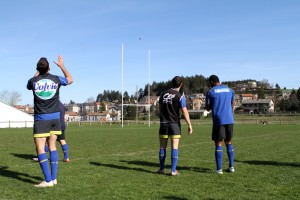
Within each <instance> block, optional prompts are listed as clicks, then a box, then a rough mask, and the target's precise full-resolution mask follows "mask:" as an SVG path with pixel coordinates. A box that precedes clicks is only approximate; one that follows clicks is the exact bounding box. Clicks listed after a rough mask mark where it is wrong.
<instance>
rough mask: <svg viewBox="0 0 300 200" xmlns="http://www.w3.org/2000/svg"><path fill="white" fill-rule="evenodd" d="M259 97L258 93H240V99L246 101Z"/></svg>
mask: <svg viewBox="0 0 300 200" xmlns="http://www.w3.org/2000/svg"><path fill="white" fill-rule="evenodd" d="M254 99H257V95H256V94H241V95H240V100H241V101H244V100H254Z"/></svg>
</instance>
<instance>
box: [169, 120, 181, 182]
mask: <svg viewBox="0 0 300 200" xmlns="http://www.w3.org/2000/svg"><path fill="white" fill-rule="evenodd" d="M169 134H170V136H171V138H172V152H171V163H172V170H171V175H173V176H176V175H178V174H179V172H178V170H176V167H177V163H178V147H179V139H180V138H181V129H180V123H172V124H171V125H170V129H169Z"/></svg>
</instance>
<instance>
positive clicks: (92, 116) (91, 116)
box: [86, 112, 102, 122]
mask: <svg viewBox="0 0 300 200" xmlns="http://www.w3.org/2000/svg"><path fill="white" fill-rule="evenodd" d="M101 116H102V114H101V113H99V112H91V113H88V114H87V116H86V117H87V121H92V122H98V121H100V120H101Z"/></svg>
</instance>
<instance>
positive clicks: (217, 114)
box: [205, 85, 234, 126]
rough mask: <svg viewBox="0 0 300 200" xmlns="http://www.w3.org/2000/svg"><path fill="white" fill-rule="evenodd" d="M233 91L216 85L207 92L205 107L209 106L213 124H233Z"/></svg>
mask: <svg viewBox="0 0 300 200" xmlns="http://www.w3.org/2000/svg"><path fill="white" fill-rule="evenodd" d="M233 102H234V93H233V91H232V89H230V88H228V87H226V86H224V85H217V86H215V87H213V88H212V89H211V90H209V91H208V92H207V95H206V100H205V107H206V108H211V110H212V117H213V125H214V126H216V125H224V124H233V123H234V119H233V111H232V103H233Z"/></svg>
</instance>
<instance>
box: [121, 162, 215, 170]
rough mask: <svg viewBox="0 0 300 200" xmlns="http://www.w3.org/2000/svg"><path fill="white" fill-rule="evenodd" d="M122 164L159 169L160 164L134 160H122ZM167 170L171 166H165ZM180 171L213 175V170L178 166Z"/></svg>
mask: <svg viewBox="0 0 300 200" xmlns="http://www.w3.org/2000/svg"><path fill="white" fill-rule="evenodd" d="M120 162H125V163H127V164H130V165H141V166H148V167H149V166H150V167H155V168H156V169H158V168H159V167H160V166H159V163H153V162H147V161H140V160H134V161H126V160H120ZM165 168H171V165H165ZM176 168H177V169H178V170H187V171H195V172H202V173H206V172H209V173H211V169H209V168H201V167H187V166H180V165H178V166H177V167H176Z"/></svg>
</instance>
